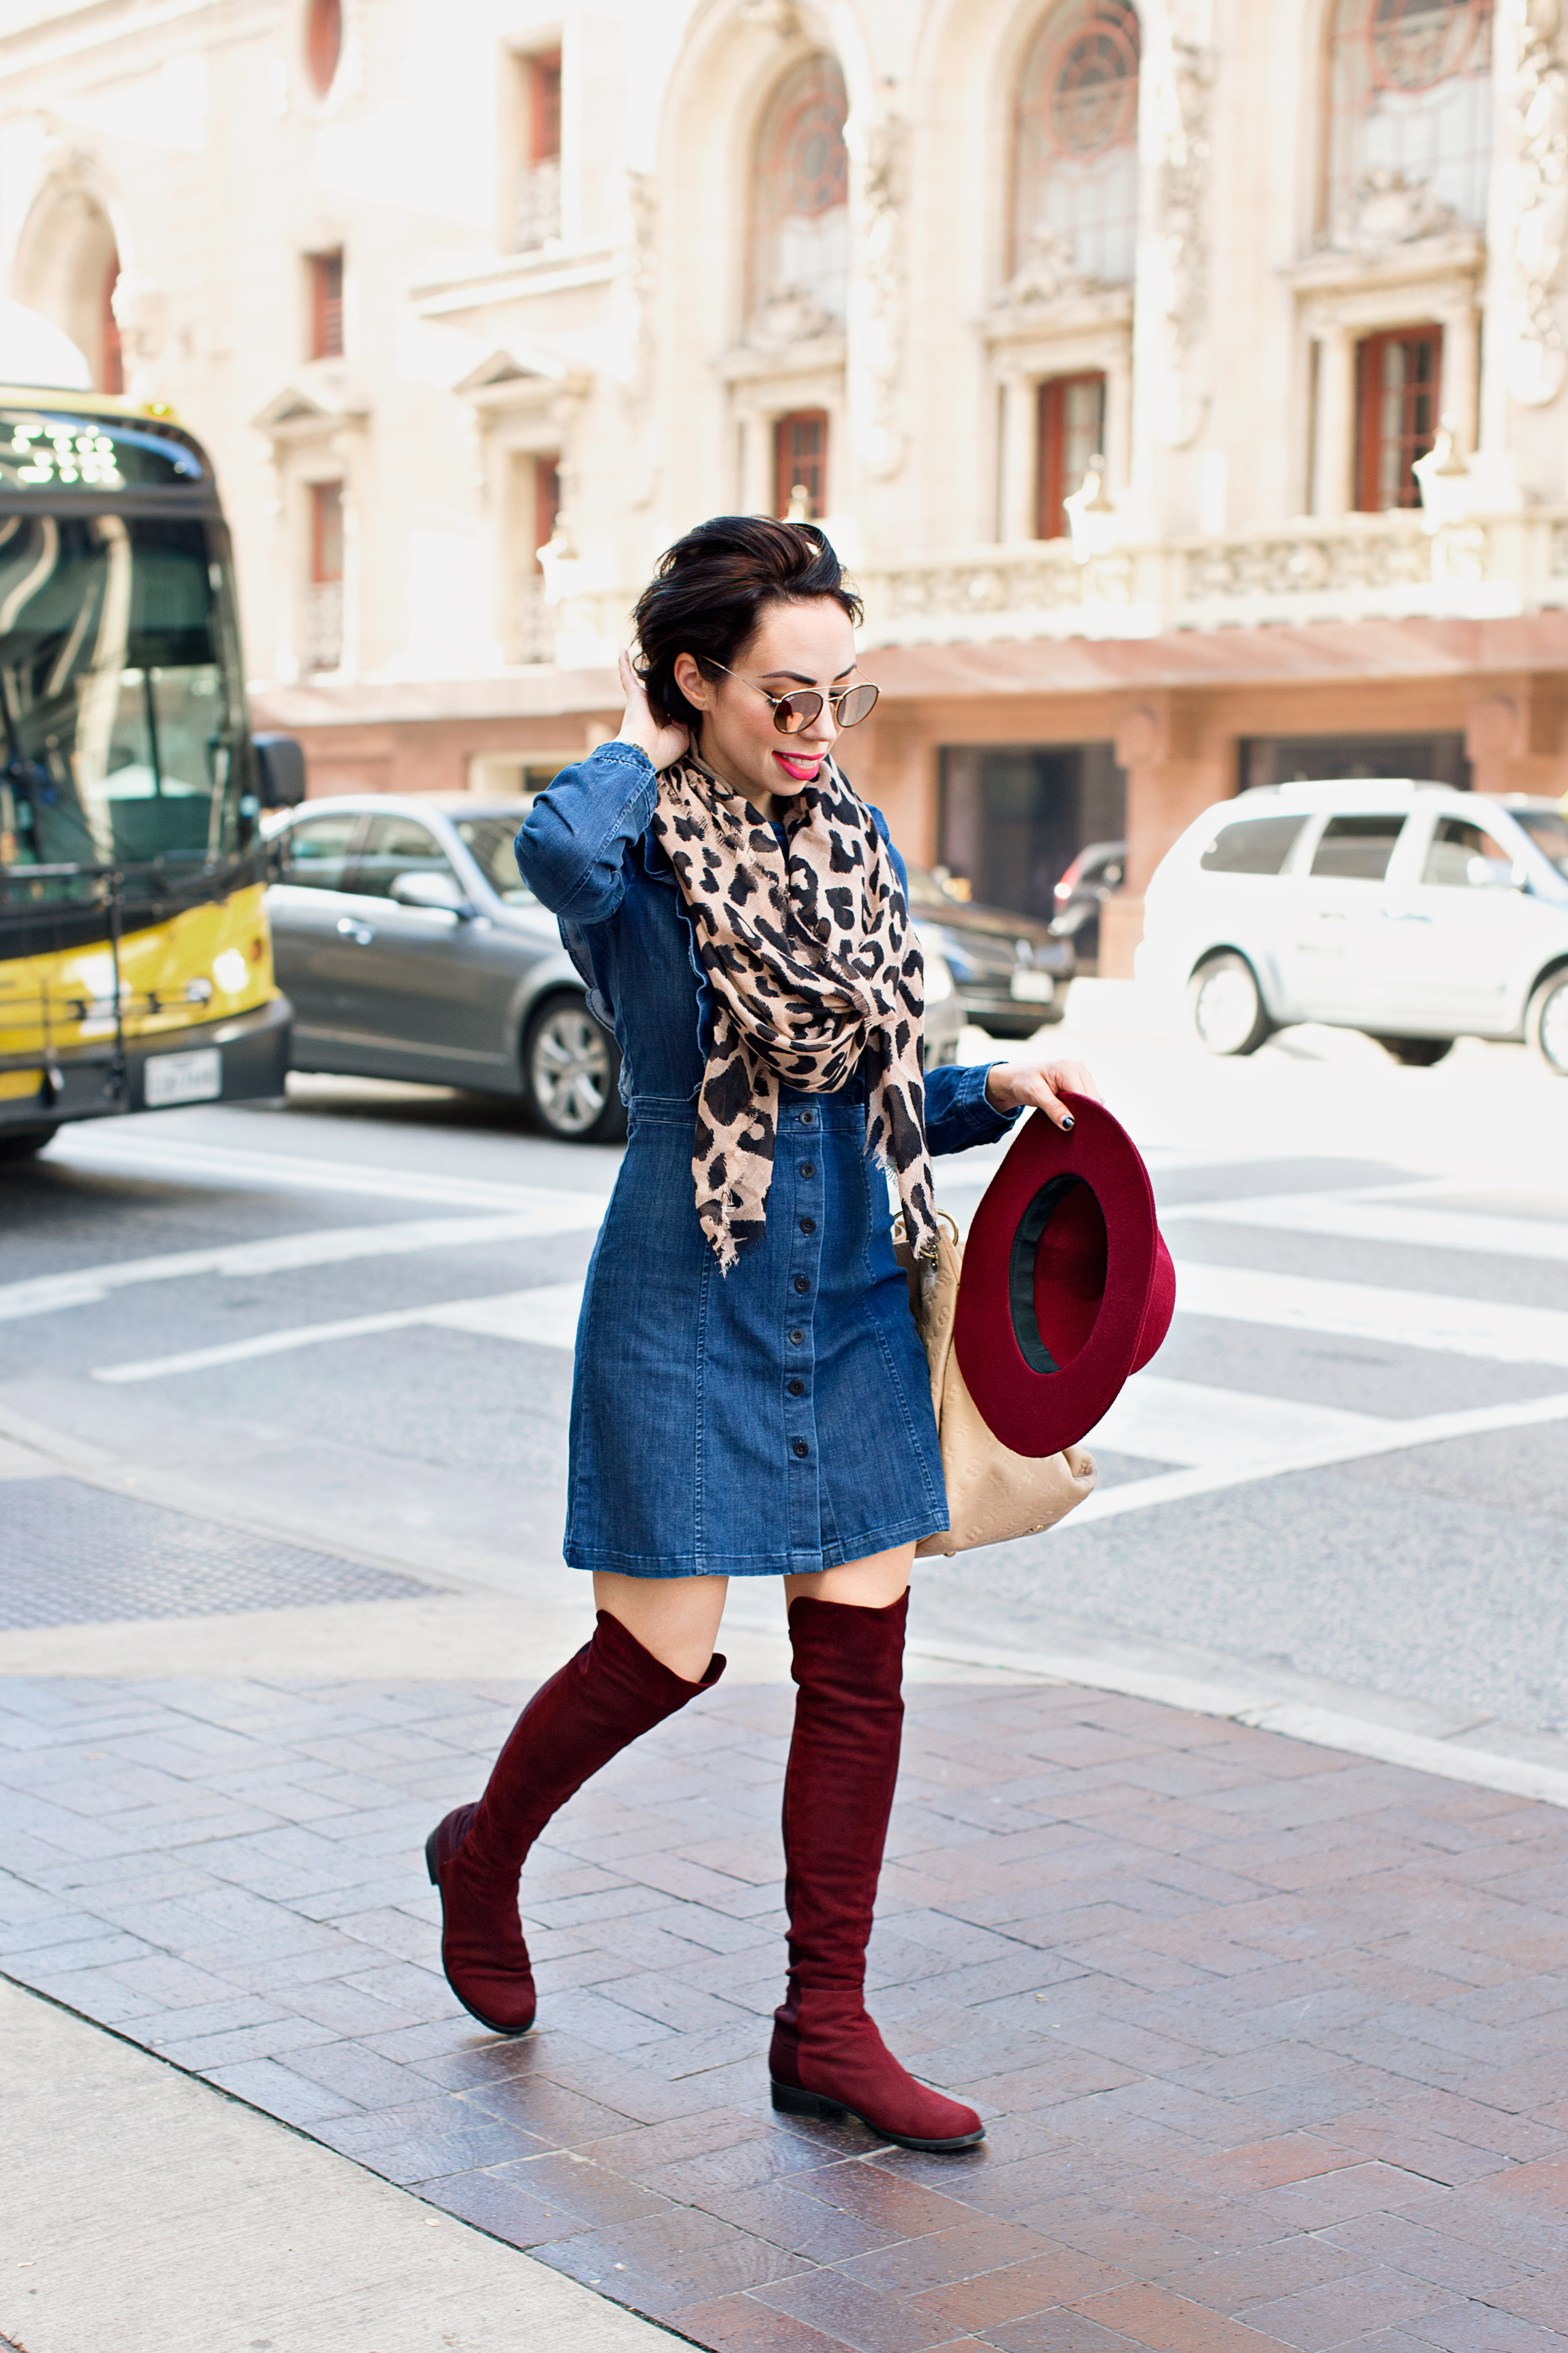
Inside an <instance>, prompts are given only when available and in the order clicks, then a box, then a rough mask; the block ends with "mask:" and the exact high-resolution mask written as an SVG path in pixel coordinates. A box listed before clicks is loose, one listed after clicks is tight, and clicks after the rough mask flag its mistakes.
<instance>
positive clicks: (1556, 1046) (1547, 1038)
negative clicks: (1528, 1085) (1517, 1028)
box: [1525, 972, 1568, 1079]
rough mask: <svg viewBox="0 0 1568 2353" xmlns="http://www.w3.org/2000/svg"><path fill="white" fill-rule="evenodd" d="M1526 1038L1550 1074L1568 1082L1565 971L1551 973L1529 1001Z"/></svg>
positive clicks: (1567, 1016) (1567, 1003)
mask: <svg viewBox="0 0 1568 2353" xmlns="http://www.w3.org/2000/svg"><path fill="white" fill-rule="evenodd" d="M1525 1036H1526V1037H1527V1038H1528V1039H1530V1042H1531V1045H1532V1046H1533V1047H1534V1049H1535V1050H1536V1052H1537V1053H1538V1054H1539V1055H1540V1057H1541V1059H1542V1061H1543V1062H1544V1063H1545V1065H1546V1067H1547V1069H1548V1070H1549V1071H1555V1072H1556V1073H1557V1076H1558V1077H1559V1078H1560V1079H1568V972H1554V973H1552V975H1551V976H1549V977H1548V978H1547V979H1545V980H1543V981H1542V984H1541V986H1540V987H1539V988H1538V989H1537V990H1536V992H1535V995H1534V996H1533V997H1531V1000H1530V1015H1529V1018H1528V1019H1527V1020H1526V1022H1525Z"/></svg>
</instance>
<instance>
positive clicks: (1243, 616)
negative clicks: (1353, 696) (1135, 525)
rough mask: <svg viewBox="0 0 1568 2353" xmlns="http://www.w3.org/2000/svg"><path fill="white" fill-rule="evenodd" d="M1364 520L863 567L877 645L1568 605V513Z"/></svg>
mask: <svg viewBox="0 0 1568 2353" xmlns="http://www.w3.org/2000/svg"><path fill="white" fill-rule="evenodd" d="M1430 521H1431V519H1430V518H1429V517H1426V516H1423V515H1422V514H1421V513H1420V512H1394V513H1389V514H1352V515H1344V516H1341V517H1339V518H1337V519H1335V520H1332V521H1326V520H1320V519H1318V518H1315V517H1314V518H1310V519H1305V520H1301V521H1299V522H1289V523H1277V524H1273V525H1268V526H1262V525H1260V526H1258V527H1255V528H1253V529H1249V530H1246V531H1234V532H1222V533H1215V534H1213V535H1211V536H1208V537H1204V538H1191V539H1174V538H1173V539H1167V540H1163V541H1149V542H1142V541H1139V540H1137V539H1136V538H1133V537H1131V536H1129V537H1128V538H1127V540H1126V541H1125V543H1112V544H1111V545H1110V546H1109V547H1108V548H1107V549H1106V550H1105V551H1104V552H1103V553H1101V554H1095V555H1093V556H1091V557H1090V558H1089V560H1088V561H1087V562H1085V563H1080V562H1079V560H1078V559H1077V558H1076V557H1075V555H1074V554H1073V551H1072V546H1071V543H1070V542H1069V541H1068V540H1065V539H1064V540H1046V541H1032V542H1026V543H1018V544H1015V545H1011V546H990V547H973V548H966V549H961V550H958V551H956V552H955V553H952V554H942V555H919V556H906V557H902V558H900V559H898V560H896V561H893V562H880V561H872V562H868V563H864V564H861V565H858V566H857V567H856V573H855V577H856V582H857V585H858V587H859V589H860V591H861V593H862V595H863V596H864V597H865V599H866V642H867V643H868V645H930V644H938V643H951V642H953V641H961V642H968V643H972V644H977V643H984V642H986V641H987V640H993V639H1001V638H1052V637H1057V638H1068V637H1075V638H1080V637H1089V638H1152V637H1156V636H1159V635H1161V634H1162V633H1163V632H1164V631H1166V630H1171V629H1218V628H1261V627H1265V626H1268V625H1269V624H1279V623H1287V622H1288V623H1303V622H1310V621H1357V620H1373V619H1379V620H1385V619H1406V618H1411V617H1429V618H1464V619H1483V618H1484V619H1492V618H1506V617H1510V616H1511V615H1514V614H1519V613H1530V612H1539V611H1541V610H1542V609H1544V608H1550V607H1568V514H1563V513H1558V512H1546V511H1543V510H1540V509H1537V510H1535V511H1533V512H1528V513H1512V514H1500V515H1474V516H1468V517H1466V518H1465V519H1464V520H1462V521H1459V522H1451V523H1445V524H1443V525H1442V526H1441V527H1439V528H1437V529H1436V530H1434V529H1432V528H1431V527H1430Z"/></svg>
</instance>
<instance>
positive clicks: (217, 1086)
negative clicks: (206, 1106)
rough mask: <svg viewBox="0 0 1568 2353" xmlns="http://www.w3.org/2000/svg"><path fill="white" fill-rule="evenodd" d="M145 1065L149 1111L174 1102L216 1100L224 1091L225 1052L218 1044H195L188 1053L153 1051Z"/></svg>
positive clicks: (165, 1108) (162, 1107)
mask: <svg viewBox="0 0 1568 2353" xmlns="http://www.w3.org/2000/svg"><path fill="white" fill-rule="evenodd" d="M142 1068H143V1074H144V1075H143V1085H144V1090H145V1095H146V1103H147V1108H148V1110H149V1111H167V1110H168V1108H169V1106H170V1105H171V1103H215V1102H216V1100H217V1098H218V1096H219V1095H221V1094H222V1092H223V1055H222V1053H221V1051H220V1050H219V1049H218V1048H217V1047H216V1046H193V1047H191V1048H190V1049H189V1050H188V1051H187V1052H185V1053H184V1054H150V1055H149V1056H148V1058H147V1060H146V1062H145V1063H144V1064H143V1066H142Z"/></svg>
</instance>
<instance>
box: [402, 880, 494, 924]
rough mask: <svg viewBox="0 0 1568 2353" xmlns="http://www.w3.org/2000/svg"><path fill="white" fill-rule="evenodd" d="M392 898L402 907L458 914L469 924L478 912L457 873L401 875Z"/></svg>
mask: <svg viewBox="0 0 1568 2353" xmlns="http://www.w3.org/2000/svg"><path fill="white" fill-rule="evenodd" d="M391 895H392V897H393V898H394V899H395V900H396V902H397V904H398V905H399V906H400V907H419V908H422V909H423V910H425V911H426V913H430V914H447V915H456V916H457V917H458V921H459V922H460V923H466V922H468V920H469V919H470V918H471V917H472V916H473V915H474V914H475V913H476V912H477V910H476V908H475V906H474V902H473V901H472V900H471V899H470V898H469V897H468V893H467V892H466V891H465V890H464V889H463V886H462V884H461V883H460V882H459V881H458V878H457V876H456V875H455V874H441V873H434V874H433V873H429V872H426V873H424V874H417V873H416V874H399V875H398V876H396V878H395V881H394V882H393V885H392V893H391Z"/></svg>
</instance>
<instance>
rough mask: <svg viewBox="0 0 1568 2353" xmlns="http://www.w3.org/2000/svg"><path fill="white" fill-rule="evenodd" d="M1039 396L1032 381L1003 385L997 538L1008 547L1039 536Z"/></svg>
mask: <svg viewBox="0 0 1568 2353" xmlns="http://www.w3.org/2000/svg"><path fill="white" fill-rule="evenodd" d="M1037 407H1038V395H1037V391H1036V389H1035V385H1034V384H1033V382H1032V381H1031V379H1030V378H1029V377H1027V376H1024V375H1009V376H1005V377H1004V379H1003V383H1002V500H1001V507H1002V512H1001V514H1000V516H999V518H998V521H999V524H1000V530H999V533H998V536H999V537H1000V538H1001V539H1002V540H1003V542H1004V543H1006V544H1008V545H1011V544H1013V543H1015V542H1016V541H1018V540H1021V539H1033V538H1035V537H1036V536H1037V528H1038V516H1037V511H1036V491H1035V469H1036V464H1037V453H1036V448H1035V444H1036V439H1037V434H1036V417H1037Z"/></svg>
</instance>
